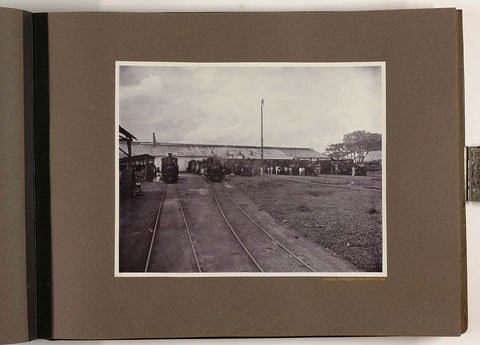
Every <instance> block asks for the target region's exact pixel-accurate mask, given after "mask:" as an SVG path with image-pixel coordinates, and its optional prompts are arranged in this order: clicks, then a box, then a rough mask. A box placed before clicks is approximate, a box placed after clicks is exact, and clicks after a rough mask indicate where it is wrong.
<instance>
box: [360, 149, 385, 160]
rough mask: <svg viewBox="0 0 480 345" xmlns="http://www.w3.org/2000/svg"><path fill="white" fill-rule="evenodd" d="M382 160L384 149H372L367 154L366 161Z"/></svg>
mask: <svg viewBox="0 0 480 345" xmlns="http://www.w3.org/2000/svg"><path fill="white" fill-rule="evenodd" d="M381 160H382V151H371V152H369V153H367V154H366V155H365V158H364V159H363V161H364V162H367V163H368V162H375V161H381Z"/></svg>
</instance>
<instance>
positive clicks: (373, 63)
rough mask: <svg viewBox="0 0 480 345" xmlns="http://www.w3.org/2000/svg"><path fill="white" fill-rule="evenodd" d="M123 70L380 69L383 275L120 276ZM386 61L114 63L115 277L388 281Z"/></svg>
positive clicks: (322, 273)
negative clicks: (120, 96) (209, 68)
mask: <svg viewBox="0 0 480 345" xmlns="http://www.w3.org/2000/svg"><path fill="white" fill-rule="evenodd" d="M121 66H145V67H154V66H170V67H174V66H178V67H188V66H196V67H198V66H210V67H212V66H213V67H232V66H235V67H272V66H275V67H317V68H318V67H372V66H378V67H381V72H382V76H381V80H382V81H381V82H382V115H381V116H382V272H258V273H257V272H201V273H199V272H193V273H183V272H178V273H177V272H176V273H173V272H172V273H163V272H119V254H120V253H119V251H120V250H119V249H120V248H119V246H120V241H119V220H120V207H119V206H120V194H119V193H120V191H119V187H120V186H119V176H120V173H119V164H118V161H119V142H118V137H119V110H120V109H119V107H120V100H119V86H120V67H121ZM386 133H387V126H386V61H369V62H146V61H145V62H144V61H116V62H115V267H114V272H115V273H114V276H115V277H163V278H167V277H175V278H178V277H196V278H201V277H257V278H258V277H332V278H333V277H338V278H342V277H350V278H367V277H368V278H386V277H387V195H386V181H387V176H386V175H387V174H386V173H387V171H386V169H385V167H386V152H387V146H386Z"/></svg>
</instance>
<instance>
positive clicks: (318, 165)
mask: <svg viewBox="0 0 480 345" xmlns="http://www.w3.org/2000/svg"><path fill="white" fill-rule="evenodd" d="M261 171H262V170H261V163H260V162H259V161H256V160H249V159H226V160H223V159H221V158H219V157H217V156H212V157H209V158H207V159H203V160H191V161H189V162H188V167H187V172H190V173H196V174H201V175H204V176H205V177H206V178H207V179H209V180H210V181H212V182H220V181H222V180H223V179H224V177H225V174H234V175H240V176H254V175H260V173H261ZM263 173H264V174H279V175H305V176H319V175H320V174H335V175H352V174H354V175H357V176H364V175H366V168H365V166H364V165H361V164H356V163H354V162H353V160H352V159H344V160H325V161H310V160H295V161H270V160H267V161H264V171H263ZM161 174H162V180H163V181H164V182H166V183H175V182H177V180H178V158H176V157H174V156H172V154H169V155H168V156H167V157H164V158H162V170H161Z"/></svg>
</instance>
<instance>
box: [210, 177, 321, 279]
mask: <svg viewBox="0 0 480 345" xmlns="http://www.w3.org/2000/svg"><path fill="white" fill-rule="evenodd" d="M222 187H223V193H224V194H225V195H226V196H227V197H228V199H230V201H231V202H232V204H233V205H235V207H236V208H237V209H238V210H240V211H241V213H242V214H243V215H244V216H245V217H246V218H248V219H249V221H250V222H251V223H252V224H254V225H255V227H256V229H258V230H260V231H261V232H260V233H261V234H263V235H265V236H266V237H267V238H268V241H270V243H274V244H275V245H276V246H278V248H281V250H282V251H283V252H285V253H287V254H288V255H289V256H290V257H291V258H293V259H295V260H296V261H297V262H298V263H300V264H301V266H302V267H303V268H304V269H306V270H308V271H311V272H315V270H314V269H313V268H312V267H310V266H309V265H308V264H307V263H306V262H304V261H303V260H302V259H301V258H299V257H298V256H297V255H295V254H294V253H293V252H292V251H291V250H289V249H288V248H287V247H285V246H284V245H283V244H282V243H280V242H279V241H278V240H276V239H275V238H274V237H273V236H272V235H271V234H270V233H269V232H268V231H267V230H265V229H264V228H263V227H262V226H261V225H260V224H259V223H258V222H257V221H255V220H254V219H253V218H252V217H251V216H250V215H248V213H247V212H246V211H245V210H244V209H243V208H242V207H241V206H240V205H239V204H238V203H237V202H236V201H235V199H233V197H232V196H231V194H230V193H229V192H228V191H226V190H225V186H223V184H222ZM212 193H213V197H214V199H215V203H216V205H217V208H218V210H219V211H220V213H221V215H222V217H223V218H224V220H225V222H226V224H227V226H228V228H229V229H230V231H231V232H232V234H233V236H234V237H235V238H236V240H237V241H238V242H239V243H240V245H241V247H242V248H243V249H244V251H245V252H246V253H247V255H248V257H249V258H250V259H251V261H252V262H253V263H254V265H255V267H256V268H257V269H258V271H260V272H265V269H264V268H263V267H262V266H261V265H260V264H259V262H258V261H259V260H258V259H255V257H254V255H253V254H252V250H248V248H247V246H246V244H245V243H244V241H242V240H241V239H240V236H239V235H238V233H237V231H235V230H234V228H233V226H232V224H231V222H230V221H229V220H228V217H227V216H226V215H225V212H224V210H223V209H222V207H221V206H220V202H219V200H218V197H217V194H216V191H215V187H214V184H212Z"/></svg>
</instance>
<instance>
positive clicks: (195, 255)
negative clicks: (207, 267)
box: [175, 185, 202, 272]
mask: <svg viewBox="0 0 480 345" xmlns="http://www.w3.org/2000/svg"><path fill="white" fill-rule="evenodd" d="M175 191H176V192H177V200H178V205H179V206H180V211H181V212H182V218H183V222H184V223H185V230H186V232H187V235H188V239H189V241H190V246H191V247H192V252H193V256H194V258H195V263H196V264H197V268H198V272H202V269H201V268H200V263H199V262H198V257H197V253H196V252H195V247H194V245H193V241H192V234H191V232H190V227H189V226H188V223H187V219H186V218H185V212H184V210H183V206H182V202H181V200H180V193H179V192H178V187H177V186H176V185H175Z"/></svg>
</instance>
